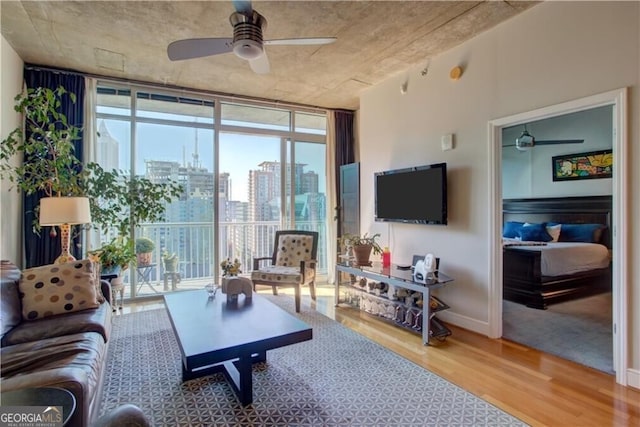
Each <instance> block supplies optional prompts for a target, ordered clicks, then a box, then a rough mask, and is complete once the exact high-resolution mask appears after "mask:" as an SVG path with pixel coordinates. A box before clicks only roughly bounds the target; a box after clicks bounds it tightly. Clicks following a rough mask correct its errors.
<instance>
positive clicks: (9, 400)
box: [0, 387, 76, 425]
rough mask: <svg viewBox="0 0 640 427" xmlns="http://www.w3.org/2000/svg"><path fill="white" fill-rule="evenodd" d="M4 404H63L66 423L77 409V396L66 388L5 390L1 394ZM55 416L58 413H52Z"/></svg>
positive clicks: (0, 397) (63, 415) (63, 423)
mask: <svg viewBox="0 0 640 427" xmlns="http://www.w3.org/2000/svg"><path fill="white" fill-rule="evenodd" d="M0 402H1V403H2V406H62V414H60V417H61V420H62V425H65V424H66V423H67V422H68V421H69V419H70V418H71V416H72V415H73V413H74V411H75V410H76V398H75V397H74V396H73V394H72V393H71V392H70V391H69V390H66V389H64V388H58V387H34V388H23V389H19V390H12V391H3V392H2V394H0ZM52 416H53V417H55V416H56V414H55V413H54V414H52Z"/></svg>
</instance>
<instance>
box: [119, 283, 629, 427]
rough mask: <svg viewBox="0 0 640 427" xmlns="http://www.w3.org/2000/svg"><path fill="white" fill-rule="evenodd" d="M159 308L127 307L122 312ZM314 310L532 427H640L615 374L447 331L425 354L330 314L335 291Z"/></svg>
mask: <svg viewBox="0 0 640 427" xmlns="http://www.w3.org/2000/svg"><path fill="white" fill-rule="evenodd" d="M259 291H260V292H270V290H268V289H266V288H264V290H259ZM283 291H284V290H283ZM283 291H281V292H280V294H282V296H283V298H288V297H289V296H287V295H285V293H286V291H285V292H283ZM305 294H307V295H308V290H307V289H304V290H303V295H305ZM162 306H163V304H162V303H161V302H159V303H158V302H155V303H140V304H131V303H127V304H125V309H124V311H123V312H124V313H126V312H129V311H138V310H145V309H151V308H158V307H162ZM311 307H312V308H314V309H316V310H318V311H319V312H321V313H323V314H325V315H326V316H328V317H330V318H333V319H335V320H337V321H338V322H340V323H342V324H343V325H345V326H347V327H349V328H351V329H353V330H354V331H357V332H358V333H361V334H362V335H364V336H366V337H368V338H369V339H371V340H373V341H376V342H378V343H379V344H381V345H383V346H385V347H386V348H388V349H390V350H391V351H394V352H396V353H398V354H400V355H401V356H403V357H405V358H407V359H409V360H411V361H413V362H414V363H416V364H418V365H420V366H423V367H424V368H426V369H428V370H430V371H431V372H434V373H436V374H438V375H440V376H441V377H443V378H445V379H447V380H449V381H450V382H452V383H454V384H456V385H458V386H460V387H462V388H464V389H465V390H467V391H469V392H471V393H473V394H475V395H477V396H479V397H481V398H482V399H484V400H486V401H488V402H490V403H492V404H493V405H495V406H497V407H499V408H501V409H502V410H504V411H506V412H508V413H510V414H512V415H514V416H516V417H518V418H520V419H521V420H522V421H524V422H526V423H528V424H530V425H532V426H640V391H639V390H636V389H632V388H629V387H622V386H619V385H617V384H616V383H615V378H614V376H612V375H607V374H605V373H602V372H600V371H597V370H594V369H591V368H587V367H584V366H582V365H578V364H575V363H573V362H569V361H566V360H563V359H560V358H558V357H555V356H552V355H549V354H545V353H541V352H540V351H537V350H534V349H530V348H527V347H524V346H522V345H519V344H516V343H513V342H510V341H508V340H503V339H497V340H494V339H489V338H487V337H484V336H481V335H479V334H476V333H473V332H470V331H467V330H464V329H461V328H457V327H455V326H450V325H449V326H450V328H451V329H452V331H453V335H452V336H450V337H448V338H447V339H446V341H444V342H442V343H437V345H433V346H428V347H425V346H423V345H422V343H421V339H420V336H419V335H417V334H413V333H411V332H409V331H406V330H403V329H401V328H397V327H395V326H393V325H390V324H388V323H385V322H383V321H380V320H377V319H375V318H374V317H372V316H369V315H367V314H366V313H361V312H359V311H358V310H354V309H350V308H342V307H340V308H335V307H334V306H333V289H332V288H320V289H319V290H318V301H317V302H315V303H314V302H312V305H311ZM303 309H304V308H303Z"/></svg>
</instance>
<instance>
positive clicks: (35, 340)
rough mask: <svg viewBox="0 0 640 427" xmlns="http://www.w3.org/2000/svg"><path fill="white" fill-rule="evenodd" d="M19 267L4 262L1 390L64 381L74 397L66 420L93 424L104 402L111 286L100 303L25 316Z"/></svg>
mask: <svg viewBox="0 0 640 427" xmlns="http://www.w3.org/2000/svg"><path fill="white" fill-rule="evenodd" d="M20 274H21V273H20V270H18V269H17V268H15V266H12V265H10V264H7V263H3V264H2V265H1V266H0V334H1V335H0V344H1V346H2V347H1V349H0V351H1V353H0V360H1V362H2V364H1V379H0V388H1V390H2V392H5V391H11V390H18V389H25V388H33V387H60V388H64V389H67V390H69V391H70V392H71V393H73V395H74V396H75V399H76V409H75V411H74V413H73V415H72V417H71V419H70V420H69V422H68V424H66V425H67V426H73V427H85V426H89V425H91V423H92V421H93V420H94V419H95V418H96V416H97V414H98V410H99V407H100V400H101V396H100V392H101V390H102V380H103V378H104V370H105V361H106V356H107V343H108V340H109V334H110V332H111V316H112V314H111V304H110V301H111V290H110V287H109V283H108V282H105V281H102V282H101V290H102V294H103V295H104V297H105V299H106V301H105V302H103V303H101V304H99V306H98V307H97V308H90V309H86V310H82V311H76V312H72V313H65V314H57V315H54V316H49V317H45V318H43V319H38V320H28V321H26V320H23V317H22V307H21V304H22V303H21V299H20V295H19V287H18V283H19V280H20Z"/></svg>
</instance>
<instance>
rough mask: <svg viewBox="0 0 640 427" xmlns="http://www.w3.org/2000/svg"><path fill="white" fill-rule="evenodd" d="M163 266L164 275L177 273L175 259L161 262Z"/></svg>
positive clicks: (176, 261)
mask: <svg viewBox="0 0 640 427" xmlns="http://www.w3.org/2000/svg"><path fill="white" fill-rule="evenodd" d="M162 262H163V265H164V271H165V273H175V272H176V271H178V260H177V259H171V260H166V259H165V260H163V261H162Z"/></svg>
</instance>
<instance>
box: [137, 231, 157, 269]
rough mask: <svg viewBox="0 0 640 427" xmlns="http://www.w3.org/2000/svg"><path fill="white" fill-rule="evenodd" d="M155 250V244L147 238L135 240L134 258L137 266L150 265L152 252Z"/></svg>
mask: <svg viewBox="0 0 640 427" xmlns="http://www.w3.org/2000/svg"><path fill="white" fill-rule="evenodd" d="M155 248H156V244H155V242H154V241H153V240H151V239H149V238H148V237H138V238H137V239H136V256H137V258H138V265H149V264H151V259H152V252H153V250H154V249H155Z"/></svg>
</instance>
